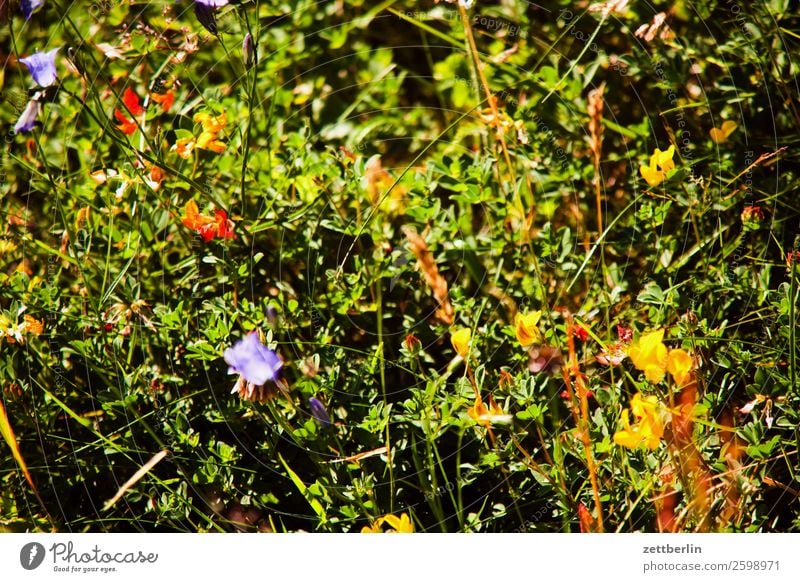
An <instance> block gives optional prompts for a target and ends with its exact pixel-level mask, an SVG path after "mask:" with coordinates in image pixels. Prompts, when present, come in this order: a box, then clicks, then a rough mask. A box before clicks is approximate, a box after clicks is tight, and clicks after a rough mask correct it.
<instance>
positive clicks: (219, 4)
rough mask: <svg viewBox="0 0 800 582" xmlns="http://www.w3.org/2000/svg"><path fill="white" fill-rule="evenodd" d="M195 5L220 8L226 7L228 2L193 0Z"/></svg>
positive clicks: (221, 0) (224, 0)
mask: <svg viewBox="0 0 800 582" xmlns="http://www.w3.org/2000/svg"><path fill="white" fill-rule="evenodd" d="M194 2H195V4H202V5H203V6H208V7H209V8H222V7H223V6H227V5H228V0H194Z"/></svg>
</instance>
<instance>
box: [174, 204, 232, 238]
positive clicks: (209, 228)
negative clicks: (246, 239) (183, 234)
mask: <svg viewBox="0 0 800 582" xmlns="http://www.w3.org/2000/svg"><path fill="white" fill-rule="evenodd" d="M184 212H185V214H186V215H185V216H184V218H183V220H182V221H181V222H182V223H183V225H184V226H186V227H187V228H190V229H192V230H193V231H195V232H197V233H198V234H199V235H200V236H201V237H203V240H204V241H206V242H208V241H210V240H211V239H213V238H234V237H235V236H236V235H235V234H234V233H233V223H232V222H231V221H230V220H228V213H227V212H225V211H224V210H216V211H215V212H214V216H213V217H211V216H205V215H204V214H200V212H199V211H198V208H197V203H196V202H195V201H194V200H190V201H189V202H187V203H186V207H185V208H184Z"/></svg>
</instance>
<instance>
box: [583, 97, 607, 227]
mask: <svg viewBox="0 0 800 582" xmlns="http://www.w3.org/2000/svg"><path fill="white" fill-rule="evenodd" d="M604 91H605V84H602V83H601V84H600V86H599V87H598V88H597V89H593V90H592V91H590V92H589V102H588V105H587V111H588V113H589V147H590V148H591V150H592V157H593V159H594V179H593V180H592V183H593V185H594V193H595V200H596V203H597V232H598V233H599V234H602V232H603V194H602V188H601V186H602V184H601V174H600V159H601V158H602V154H603V92H604Z"/></svg>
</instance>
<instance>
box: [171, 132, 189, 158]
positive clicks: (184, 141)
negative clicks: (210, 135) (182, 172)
mask: <svg viewBox="0 0 800 582" xmlns="http://www.w3.org/2000/svg"><path fill="white" fill-rule="evenodd" d="M194 146H195V140H194V138H193V137H182V138H180V139H178V140H176V141H175V145H173V146H172V148H171V149H173V150H175V151H176V152H178V155H179V156H180V157H182V158H183V159H184V160H188V159H189V158H191V157H192V152H193V151H194Z"/></svg>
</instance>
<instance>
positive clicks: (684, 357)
mask: <svg viewBox="0 0 800 582" xmlns="http://www.w3.org/2000/svg"><path fill="white" fill-rule="evenodd" d="M663 339H664V330H663V329H659V330H656V331H651V332H650V333H646V334H643V335H642V336H641V337H640V338H639V339H638V341H636V342H634V343H633V344H632V345H631V346H630V348H628V356H630V358H631V361H632V362H633V365H634V366H636V369H637V370H641V371H642V372H644V375H645V376H646V377H647V379H648V380H650V382H652V383H653V384H657V383H658V382H661V380H663V379H664V376H665V375H666V373H667V372H669V373H670V374H671V375H672V377H673V378H674V380H675V383H676V384H677V385H678V386H679V387H682V386H684V385H685V384H687V383H688V382H689V381H690V380H691V378H692V369H693V367H694V363H693V362H692V356H690V355H689V353H688V352H686V350H683V349H680V348H677V349H674V350H668V349H667V346H665V345H664V344H663V343H662V341H661V340H663Z"/></svg>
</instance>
